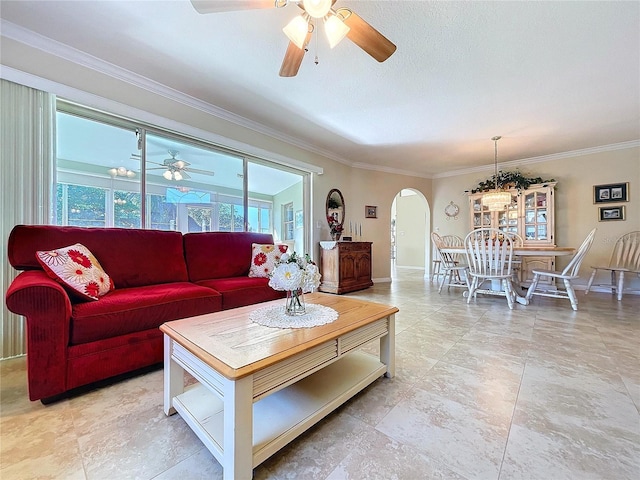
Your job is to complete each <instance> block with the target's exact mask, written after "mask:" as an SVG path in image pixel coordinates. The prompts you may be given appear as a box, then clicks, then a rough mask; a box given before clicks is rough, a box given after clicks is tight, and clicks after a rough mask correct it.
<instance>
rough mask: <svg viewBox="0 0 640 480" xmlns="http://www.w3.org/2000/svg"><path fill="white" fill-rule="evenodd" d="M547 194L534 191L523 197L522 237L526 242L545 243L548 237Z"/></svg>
mask: <svg viewBox="0 0 640 480" xmlns="http://www.w3.org/2000/svg"><path fill="white" fill-rule="evenodd" d="M547 202H548V198H547V192H543V191H534V192H530V193H527V194H525V197H524V235H525V240H526V241H542V242H546V241H547V240H548V236H549V222H548V216H547Z"/></svg>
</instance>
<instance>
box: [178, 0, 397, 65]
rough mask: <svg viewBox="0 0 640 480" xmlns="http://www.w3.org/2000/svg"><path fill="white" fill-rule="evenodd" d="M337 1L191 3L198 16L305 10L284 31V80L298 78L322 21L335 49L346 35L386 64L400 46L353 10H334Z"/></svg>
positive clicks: (219, 0) (211, 0)
mask: <svg viewBox="0 0 640 480" xmlns="http://www.w3.org/2000/svg"><path fill="white" fill-rule="evenodd" d="M336 1H337V0H191V4H192V5H193V7H194V8H195V9H196V11H198V13H219V12H230V11H237V10H254V9H265V8H282V7H286V6H287V5H288V4H290V3H292V4H295V5H297V6H298V7H299V8H300V9H302V13H301V14H300V15H299V16H297V17H295V18H294V19H293V20H291V22H290V23H289V24H288V25H287V26H285V27H284V28H283V31H284V33H285V34H286V35H287V37H289V40H290V41H289V46H288V47H287V51H286V53H285V55H284V60H283V61H282V66H281V67H280V76H281V77H295V76H296V75H297V73H298V70H299V69H300V65H301V63H302V58H303V57H304V54H305V52H306V50H307V49H306V47H307V45H308V44H309V42H310V41H311V37H312V35H313V32H314V30H315V24H316V23H317V21H319V20H322V21H323V23H324V27H325V31H326V34H327V37H328V39H329V46H330V47H331V48H333V47H335V46H336V45H337V44H338V43H339V42H340V41H341V40H342V39H343V38H344V37H345V36H346V37H347V38H348V39H349V40H351V41H352V42H353V43H355V44H356V45H358V46H359V47H360V48H362V49H363V50H364V51H365V52H367V53H368V54H369V55H371V56H372V57H373V58H375V59H376V60H377V61H378V62H384V61H385V60H386V59H387V58H389V57H390V56H391V55H392V54H393V52H395V51H396V46H395V45H394V44H393V43H392V42H391V41H389V39H387V38H386V37H385V36H384V35H382V34H381V33H380V32H378V31H377V30H376V29H375V28H373V27H372V26H371V25H369V24H368V23H367V22H365V21H364V20H363V19H362V18H361V17H359V16H358V15H357V14H356V13H354V12H353V11H352V10H351V9H349V8H338V9H337V10H334V9H333V5H334V4H335V3H336Z"/></svg>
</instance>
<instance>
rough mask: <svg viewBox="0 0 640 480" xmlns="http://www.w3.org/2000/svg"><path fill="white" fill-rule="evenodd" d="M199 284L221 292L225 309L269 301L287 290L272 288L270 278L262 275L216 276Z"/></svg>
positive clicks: (282, 294)
mask: <svg viewBox="0 0 640 480" xmlns="http://www.w3.org/2000/svg"><path fill="white" fill-rule="evenodd" d="M197 284H198V285H202V286H205V287H209V288H213V289H214V290H216V291H218V292H220V293H221V294H222V309H223V310H229V309H230V308H237V307H244V306H246V305H252V304H254V303H261V302H268V301H270V300H276V299H278V298H284V297H285V295H286V292H281V291H279V290H274V289H273V288H271V287H270V286H269V279H268V278H261V277H233V278H216V279H213V280H201V281H199V282H197Z"/></svg>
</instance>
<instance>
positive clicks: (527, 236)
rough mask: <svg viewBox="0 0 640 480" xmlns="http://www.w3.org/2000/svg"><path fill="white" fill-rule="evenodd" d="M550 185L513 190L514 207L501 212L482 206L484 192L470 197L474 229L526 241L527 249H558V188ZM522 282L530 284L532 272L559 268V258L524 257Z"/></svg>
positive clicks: (510, 206)
mask: <svg viewBox="0 0 640 480" xmlns="http://www.w3.org/2000/svg"><path fill="white" fill-rule="evenodd" d="M555 185H556V183H555V182H549V183H545V184H539V185H531V186H530V187H529V188H528V189H527V190H522V191H518V190H515V189H512V190H510V193H511V204H510V205H508V206H507V207H506V208H505V209H504V210H502V211H499V212H490V211H489V209H488V208H487V207H485V206H483V205H482V195H483V193H482V192H479V193H473V194H470V195H469V210H470V222H471V225H470V226H471V229H472V230H473V229H476V228H481V227H492V228H497V229H499V230H501V231H503V232H505V233H514V234H518V235H520V237H522V241H523V245H524V246H536V247H545V246H548V247H555V235H554V213H555V207H554V188H555ZM521 260H522V270H521V278H520V281H521V283H523V284H527V283H528V282H529V281H530V280H531V278H533V273H531V270H533V269H534V268H535V269H546V270H553V269H554V268H555V257H549V256H545V257H522V259H521Z"/></svg>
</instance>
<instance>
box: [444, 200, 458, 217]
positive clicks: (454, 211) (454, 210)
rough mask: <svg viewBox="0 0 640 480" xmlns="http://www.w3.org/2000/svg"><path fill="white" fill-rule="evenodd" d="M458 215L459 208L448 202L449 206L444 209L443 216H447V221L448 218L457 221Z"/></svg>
mask: <svg viewBox="0 0 640 480" xmlns="http://www.w3.org/2000/svg"><path fill="white" fill-rule="evenodd" d="M459 213H460V207H459V206H458V205H456V204H455V203H453V202H449V205H447V206H446V207H444V214H445V215H446V216H447V220H449V219H450V218H453V219H454V220H457V219H458V214H459Z"/></svg>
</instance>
